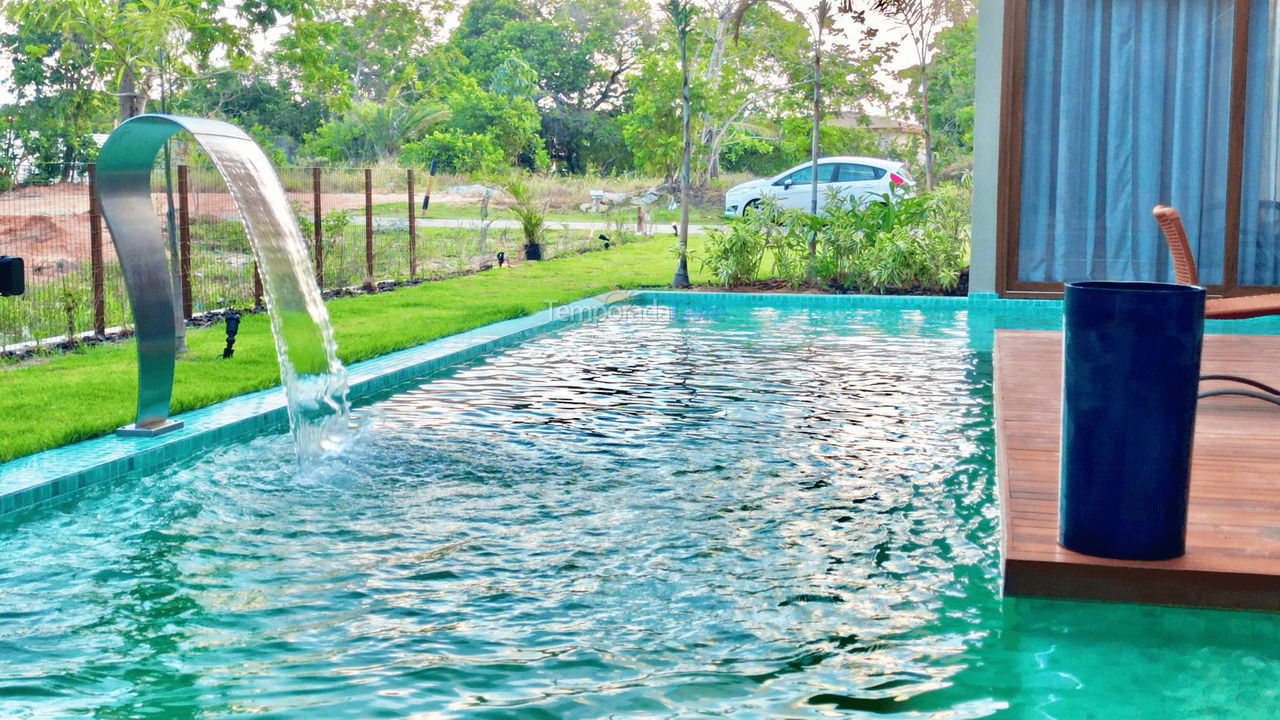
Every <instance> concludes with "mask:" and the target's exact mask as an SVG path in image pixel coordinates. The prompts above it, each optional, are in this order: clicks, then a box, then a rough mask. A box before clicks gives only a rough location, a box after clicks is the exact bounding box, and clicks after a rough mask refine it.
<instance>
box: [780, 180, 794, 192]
mask: <svg viewBox="0 0 1280 720" xmlns="http://www.w3.org/2000/svg"><path fill="white" fill-rule="evenodd" d="M794 184H795V183H794V182H792V180H791V178H787V179H786V180H783V181H782V187H784V188H786V189H788V190H790V189H791V186H792V185H794Z"/></svg>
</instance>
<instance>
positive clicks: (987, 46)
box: [969, 0, 1004, 293]
mask: <svg viewBox="0 0 1280 720" xmlns="http://www.w3.org/2000/svg"><path fill="white" fill-rule="evenodd" d="M1003 39H1004V0H979V1H978V49H977V68H976V71H975V74H976V92H975V96H974V127H973V233H972V236H973V240H972V261H971V264H970V266H969V292H970V293H993V292H995V291H996V199H997V198H998V197H999V192H1000V188H998V187H997V186H996V183H997V180H998V173H997V168H998V166H999V162H1000V66H1001V54H1002V52H1003V49H1004V42H1003Z"/></svg>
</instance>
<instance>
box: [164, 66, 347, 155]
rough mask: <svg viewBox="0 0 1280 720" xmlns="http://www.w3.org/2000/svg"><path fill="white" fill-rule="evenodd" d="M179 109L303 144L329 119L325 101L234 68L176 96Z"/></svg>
mask: <svg viewBox="0 0 1280 720" xmlns="http://www.w3.org/2000/svg"><path fill="white" fill-rule="evenodd" d="M173 107H174V110H175V111H176V112H182V113H188V114H195V115H207V116H212V117H217V118H222V119H225V120H228V121H230V122H233V123H235V124H237V125H240V126H242V127H246V128H249V127H258V128H262V130H263V132H264V134H265V135H266V136H267V137H269V138H271V139H272V140H275V139H288V141H289V142H290V144H300V143H301V142H302V141H303V139H304V138H305V137H306V136H307V135H309V134H311V133H313V132H315V131H316V130H317V129H318V128H319V127H320V125H321V124H323V123H324V122H325V120H327V119H328V115H329V114H328V112H327V110H326V109H325V107H324V105H323V103H321V102H319V101H316V100H313V99H307V98H301V97H298V96H297V95H295V94H294V93H293V92H292V91H291V90H290V89H289V87H288V86H287V84H286V83H285V81H284V80H283V79H277V80H269V79H267V78H265V77H262V76H261V75H256V74H246V73H236V72H231V71H226V72H220V73H214V74H213V75H211V76H210V77H208V78H206V79H204V80H203V81H201V82H199V83H193V84H192V85H191V86H190V87H189V88H188V89H187V90H186V91H184V92H183V93H181V94H180V95H178V96H177V97H176V98H174V102H173Z"/></svg>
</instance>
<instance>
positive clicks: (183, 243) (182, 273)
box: [178, 165, 192, 320]
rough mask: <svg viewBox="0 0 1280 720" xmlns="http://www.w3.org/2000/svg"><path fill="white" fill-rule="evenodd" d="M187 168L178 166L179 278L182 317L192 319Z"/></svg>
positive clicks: (189, 210) (189, 209) (189, 208)
mask: <svg viewBox="0 0 1280 720" xmlns="http://www.w3.org/2000/svg"><path fill="white" fill-rule="evenodd" d="M190 187H191V186H190V184H189V183H188V179H187V166H186V165H179V166H178V277H179V278H181V281H182V317H184V318H186V319H188V320H190V319H191V310H192V302H191V205H190V198H189V197H188V195H189V193H190Z"/></svg>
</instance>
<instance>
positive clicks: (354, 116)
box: [343, 88, 449, 160]
mask: <svg viewBox="0 0 1280 720" xmlns="http://www.w3.org/2000/svg"><path fill="white" fill-rule="evenodd" d="M448 118H449V111H448V110H447V109H446V108H445V107H444V106H442V105H437V104H433V103H424V102H418V103H408V102H405V101H404V100H401V99H400V96H399V91H398V88H392V90H391V92H389V93H388V95H387V98H386V99H385V100H383V101H382V102H374V101H372V100H366V101H364V102H361V103H357V104H356V105H354V106H352V108H351V109H350V110H348V111H347V112H346V115H345V116H344V117H343V122H345V123H348V124H350V126H351V128H352V129H353V130H355V131H356V132H354V133H352V139H353V140H357V141H358V142H359V144H360V145H363V146H364V147H363V148H362V149H361V151H356V149H355V148H352V150H353V151H354V152H352V155H353V156H355V155H361V156H368V159H370V160H376V159H378V158H383V157H392V156H394V155H396V154H397V153H399V152H400V148H401V147H403V146H404V143H405V142H406V141H407V140H409V139H412V138H414V137H415V136H417V135H421V134H422V133H423V132H424V131H426V129H427V128H428V127H430V126H432V125H435V124H436V123H439V122H443V121H444V120H447V119H448Z"/></svg>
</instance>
